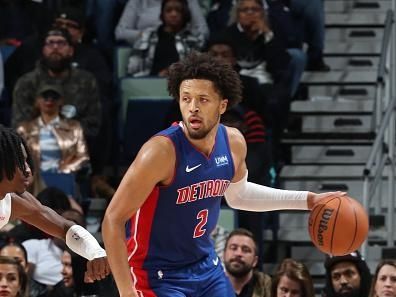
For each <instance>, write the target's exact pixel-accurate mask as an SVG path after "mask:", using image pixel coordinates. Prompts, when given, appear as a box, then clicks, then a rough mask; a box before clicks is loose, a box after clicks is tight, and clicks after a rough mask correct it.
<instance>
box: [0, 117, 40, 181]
mask: <svg viewBox="0 0 396 297" xmlns="http://www.w3.org/2000/svg"><path fill="white" fill-rule="evenodd" d="M22 146H23V147H24V148H25V150H26V153H27V160H26V162H27V164H28V166H29V167H30V169H31V171H32V173H33V168H34V167H33V159H32V156H31V154H30V152H29V149H28V146H27V144H26V142H25V140H24V139H23V138H22V137H21V136H20V135H19V134H18V133H16V132H15V131H14V130H12V129H11V128H6V127H4V126H2V125H0V182H1V181H2V180H3V178H7V179H8V180H12V179H13V178H14V176H15V172H16V169H17V168H19V169H20V170H21V171H22V172H24V174H25V175H27V171H26V165H25V156H24V155H23V150H22Z"/></svg>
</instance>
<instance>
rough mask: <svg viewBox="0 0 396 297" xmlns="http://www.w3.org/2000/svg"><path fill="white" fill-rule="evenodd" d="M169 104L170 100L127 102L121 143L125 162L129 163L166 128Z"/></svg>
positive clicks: (156, 99) (135, 99)
mask: <svg viewBox="0 0 396 297" xmlns="http://www.w3.org/2000/svg"><path fill="white" fill-rule="evenodd" d="M171 104H172V99H170V98H155V99H147V98H143V99H138V98H134V99H131V100H129V101H128V105H127V110H126V119H125V126H124V132H125V133H124V142H123V143H124V147H123V148H124V154H123V157H124V160H125V162H127V163H130V162H131V161H132V160H133V158H134V157H135V156H136V154H137V153H138V151H139V149H140V147H141V146H142V145H143V144H144V143H145V142H146V141H147V140H148V139H149V138H150V137H151V136H153V135H154V134H156V133H157V132H159V131H160V130H162V129H164V128H165V127H166V124H165V119H166V116H167V114H168V112H169V109H170V107H171Z"/></svg>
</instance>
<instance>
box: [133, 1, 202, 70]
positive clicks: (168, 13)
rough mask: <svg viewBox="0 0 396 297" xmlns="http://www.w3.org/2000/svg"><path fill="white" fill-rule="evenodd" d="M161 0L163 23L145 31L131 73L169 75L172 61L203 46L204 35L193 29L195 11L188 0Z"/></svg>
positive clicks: (140, 39)
mask: <svg viewBox="0 0 396 297" xmlns="http://www.w3.org/2000/svg"><path fill="white" fill-rule="evenodd" d="M161 3H162V4H161V15H160V19H161V21H162V24H161V25H160V26H159V27H157V28H147V29H145V30H143V31H142V35H141V37H140V38H139V39H137V40H136V41H135V43H134V45H133V52H132V55H131V56H130V58H129V63H128V74H131V75H133V76H147V75H152V76H166V74H167V69H168V67H169V66H170V65H171V64H172V63H174V62H177V61H179V60H180V59H183V58H184V57H186V55H187V54H188V53H190V52H191V51H192V50H199V49H200V48H201V47H202V46H203V43H204V36H203V35H202V34H193V33H192V32H191V30H190V19H191V13H190V10H189V8H188V2H187V0H162V1H161Z"/></svg>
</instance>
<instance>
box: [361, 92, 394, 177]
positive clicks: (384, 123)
mask: <svg viewBox="0 0 396 297" xmlns="http://www.w3.org/2000/svg"><path fill="white" fill-rule="evenodd" d="M395 105H396V97H393V98H392V101H391V102H390V104H389V108H387V109H386V112H385V116H384V117H383V119H382V121H381V126H380V128H379V130H378V133H377V135H376V137H375V140H374V144H373V146H372V149H371V151H370V154H369V157H368V159H367V162H366V164H365V165H364V170H363V175H364V176H368V175H370V170H371V167H372V166H373V163H374V159H375V157H376V155H375V154H376V153H377V152H378V150H379V148H380V147H381V145H382V139H383V136H384V134H385V130H386V128H387V127H388V122H389V120H390V118H391V115H392V112H393V109H394V108H395Z"/></svg>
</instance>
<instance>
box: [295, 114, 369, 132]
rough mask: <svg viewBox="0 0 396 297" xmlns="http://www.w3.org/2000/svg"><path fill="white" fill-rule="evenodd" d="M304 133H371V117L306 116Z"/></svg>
mask: <svg viewBox="0 0 396 297" xmlns="http://www.w3.org/2000/svg"><path fill="white" fill-rule="evenodd" d="M301 131H302V133H317V132H318V133H370V132H372V131H373V125H372V116H371V115H305V116H303V117H302V129H301Z"/></svg>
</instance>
